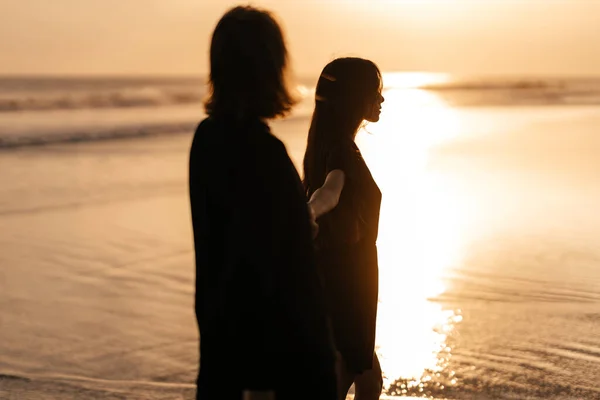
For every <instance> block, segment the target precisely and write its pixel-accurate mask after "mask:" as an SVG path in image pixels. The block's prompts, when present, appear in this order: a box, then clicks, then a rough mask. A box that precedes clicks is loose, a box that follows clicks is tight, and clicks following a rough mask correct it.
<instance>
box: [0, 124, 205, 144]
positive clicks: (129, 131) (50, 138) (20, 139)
mask: <svg viewBox="0 0 600 400" xmlns="http://www.w3.org/2000/svg"><path fill="white" fill-rule="evenodd" d="M197 124H198V122H197V121H193V122H192V121H190V122H177V123H164V124H147V125H131V126H121V127H111V128H102V129H81V130H73V131H70V132H62V133H61V132H52V131H48V132H31V133H26V134H20V135H3V136H0V149H14V148H18V147H26V146H43V145H49V144H61V143H78V142H91V141H99V140H109V139H126V138H141V137H146V136H157V135H165V134H176V133H188V134H189V133H191V132H193V130H194V129H195V127H196V125H197Z"/></svg>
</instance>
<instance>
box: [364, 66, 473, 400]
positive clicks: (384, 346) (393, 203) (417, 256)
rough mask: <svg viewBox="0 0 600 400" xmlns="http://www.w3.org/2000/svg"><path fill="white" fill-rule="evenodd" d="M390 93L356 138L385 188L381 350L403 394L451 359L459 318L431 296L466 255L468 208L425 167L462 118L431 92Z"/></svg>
mask: <svg viewBox="0 0 600 400" xmlns="http://www.w3.org/2000/svg"><path fill="white" fill-rule="evenodd" d="M386 78H387V76H386V77H384V80H386ZM419 79H421V81H422V78H421V77H420V78H419ZM389 86H390V85H387V80H386V87H389ZM384 96H385V99H386V100H385V103H384V104H383V112H382V115H381V119H380V121H379V122H378V123H377V124H371V125H368V126H367V127H366V129H365V130H364V131H361V133H360V134H359V136H358V138H357V142H358V144H359V146H360V148H361V150H362V152H363V155H364V157H365V159H366V161H367V163H368V164H369V167H370V169H371V171H372V173H373V175H374V177H375V179H376V181H377V183H378V184H379V186H380V188H381V190H382V192H383V202H382V208H381V217H380V231H379V240H378V242H377V245H378V251H379V268H380V279H379V282H380V304H379V312H378V327H377V329H378V333H377V351H378V354H379V355H380V359H381V365H382V368H383V371H384V375H385V383H386V386H389V385H390V384H392V383H394V382H395V381H397V380H400V381H402V382H404V383H403V385H404V386H403V387H400V393H398V394H407V393H408V394H411V393H415V392H423V390H424V386H426V385H427V384H428V382H429V381H431V380H432V379H433V378H435V376H434V377H432V376H431V374H434V375H435V374H436V373H438V372H439V371H440V370H441V369H443V368H444V366H445V365H446V364H447V361H448V359H449V357H450V355H451V351H452V349H451V348H449V346H448V345H447V338H448V335H449V334H450V333H451V332H452V330H453V329H454V326H455V324H456V323H457V322H459V321H460V318H461V317H460V315H459V314H460V311H459V310H444V309H443V308H442V306H441V305H440V304H439V303H436V302H432V301H430V300H429V299H431V298H432V297H435V296H437V295H439V294H441V293H443V292H444V290H445V288H444V285H443V282H442V275H443V272H444V270H445V269H446V268H448V267H449V266H451V265H452V264H453V263H455V262H457V261H458V259H459V257H460V254H461V219H462V215H464V213H465V212H466V210H464V209H461V208H460V206H459V204H460V202H457V201H455V199H456V197H455V196H454V194H453V193H452V190H451V189H450V187H449V185H447V184H446V183H445V181H444V177H443V176H441V175H440V174H436V173H433V172H431V171H428V168H427V166H428V157H429V151H430V149H431V148H432V147H433V146H435V145H437V144H441V143H443V142H444V141H447V140H450V139H452V138H453V137H455V136H456V135H458V134H459V132H460V120H459V117H458V115H457V114H455V112H454V111H453V110H452V109H451V108H450V107H448V106H447V105H446V104H445V103H443V102H442V101H441V100H440V99H439V98H438V97H436V96H435V94H433V93H431V92H427V91H424V90H420V89H398V88H392V89H388V90H386V91H385V92H384ZM365 131H366V132H365ZM437 384H438V385H440V383H439V381H438V382H437ZM411 385H412V386H414V387H413V388H412V389H413V390H412V391H411V387H410V386H411ZM419 385H420V386H419Z"/></svg>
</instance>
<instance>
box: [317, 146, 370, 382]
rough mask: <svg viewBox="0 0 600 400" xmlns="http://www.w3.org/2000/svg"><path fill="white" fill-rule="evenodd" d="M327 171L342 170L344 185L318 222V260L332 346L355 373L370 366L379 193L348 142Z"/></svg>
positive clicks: (329, 158)
mask: <svg viewBox="0 0 600 400" xmlns="http://www.w3.org/2000/svg"><path fill="white" fill-rule="evenodd" d="M326 169H327V171H326V173H327V174H328V173H329V172H331V171H332V170H335V169H340V170H342V171H344V175H345V183H344V188H343V190H342V193H341V195H340V200H339V203H338V205H337V206H336V208H334V209H333V210H332V211H331V212H329V213H328V214H326V215H324V216H322V217H321V218H320V219H319V221H318V223H319V227H320V229H319V235H318V241H317V242H318V251H317V260H318V265H319V269H320V271H321V273H322V275H323V277H324V283H325V291H326V296H327V302H328V306H329V311H330V314H331V320H332V324H333V331H334V336H335V341H336V346H337V349H338V351H339V352H340V353H341V355H342V357H343V358H344V360H345V362H346V364H347V367H348V369H349V370H350V371H351V372H354V373H360V372H363V371H365V370H369V369H371V368H372V365H373V352H374V350H375V325H376V320H377V302H378V287H379V282H378V279H379V276H378V275H379V271H378V265H377V246H376V244H375V243H376V241H377V232H378V226H379V208H380V205H381V192H380V190H379V188H378V187H377V184H376V183H375V181H374V180H373V177H372V176H371V172H370V171H369V168H368V167H367V165H366V164H365V161H364V159H363V158H362V155H361V153H360V151H359V149H358V147H357V146H356V145H355V144H354V142H352V141H348V142H346V143H340V144H338V145H336V146H335V147H334V148H333V149H332V150H331V151H330V152H329V154H328V155H327V158H326Z"/></svg>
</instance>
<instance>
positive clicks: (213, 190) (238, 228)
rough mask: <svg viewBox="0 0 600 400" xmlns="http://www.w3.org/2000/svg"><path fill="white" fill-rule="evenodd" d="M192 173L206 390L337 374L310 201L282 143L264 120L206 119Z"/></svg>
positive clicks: (196, 145) (269, 386) (201, 381)
mask: <svg viewBox="0 0 600 400" xmlns="http://www.w3.org/2000/svg"><path fill="white" fill-rule="evenodd" d="M189 167H190V170H189V177H190V181H189V184H190V200H191V211H192V223H193V229H194V242H195V251H196V317H197V320H198V325H199V328H200V338H201V346H200V353H201V354H200V373H199V379H198V390H199V393H200V392H201V391H203V390H206V391H207V393H208V391H210V390H211V389H210V388H212V387H215V385H223V384H224V383H223V380H222V379H226V382H227V385H228V387H231V388H232V390H233V391H236V390H244V389H255V390H258V389H275V388H278V387H280V386H285V385H286V384H287V383H286V382H288V381H290V379H292V376H294V375H296V376H295V377H294V378H293V380H294V381H293V382H291V381H290V382H288V383H289V384H294V385H299V386H301V385H302V382H298V381H297V379H298V375H297V374H302V375H300V376H307V374H313V375H323V376H324V375H327V376H333V371H334V356H333V354H334V353H333V351H334V350H333V345H332V341H331V336H330V331H329V329H328V322H327V316H326V308H325V305H324V300H323V293H322V287H321V284H320V281H319V276H318V274H317V269H316V265H315V259H314V252H313V243H312V238H311V231H310V224H309V216H308V211H307V207H306V197H305V195H304V193H303V188H302V185H301V182H300V179H299V176H298V173H297V172H296V169H295V167H294V165H293V164H292V162H291V160H290V158H289V156H288V154H287V152H286V149H285V147H284V145H283V143H281V141H279V140H278V139H277V138H275V137H274V136H273V135H271V133H270V131H269V128H268V126H267V125H266V124H264V123H262V122H260V121H258V120H254V121H235V120H225V119H220V120H216V119H212V118H207V119H206V120H204V121H203V122H202V123H200V125H199V126H198V129H197V130H196V134H195V136H194V140H193V143H192V148H191V152H190V164H189ZM302 379H303V378H302Z"/></svg>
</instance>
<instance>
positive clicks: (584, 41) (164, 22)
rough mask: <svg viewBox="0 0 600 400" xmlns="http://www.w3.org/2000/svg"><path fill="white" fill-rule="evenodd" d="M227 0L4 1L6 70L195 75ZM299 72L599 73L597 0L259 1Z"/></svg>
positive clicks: (0, 16) (1, 22)
mask: <svg viewBox="0 0 600 400" xmlns="http://www.w3.org/2000/svg"><path fill="white" fill-rule="evenodd" d="M237 3H238V2H229V1H227V0H2V1H1V2H0V37H1V38H2V40H0V74H3V73H11V74H12V73H26V74H197V73H204V72H206V70H207V65H208V60H207V52H208V42H209V37H210V33H211V30H212V29H213V27H214V25H215V23H216V21H217V20H218V18H219V17H220V16H221V14H222V13H223V11H225V10H226V9H227V8H228V7H230V6H231V5H234V4H237ZM252 3H253V4H256V5H263V6H265V7H268V8H270V9H272V10H274V11H275V12H276V13H277V14H278V15H279V16H280V18H281V20H282V22H283V25H284V27H285V29H286V31H287V35H288V39H289V44H290V50H291V53H292V57H293V63H294V68H295V70H296V72H297V73H298V74H316V73H318V71H319V70H320V69H321V67H322V66H323V65H324V64H325V63H326V62H327V61H329V60H330V59H331V58H332V57H334V56H339V55H348V54H352V55H360V56H364V57H369V58H372V59H373V60H374V61H376V62H377V63H378V64H379V65H380V66H381V67H382V69H385V70H408V71H434V72H450V73H458V74H527V75H530V74H531V75H534V74H555V75H565V74H568V75H593V74H596V75H600V1H598V0H561V1H558V0H520V1H517V0H436V1H433V0H414V1H398V0H395V1H394V0H319V1H316V0H263V1H253V2H252Z"/></svg>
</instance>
